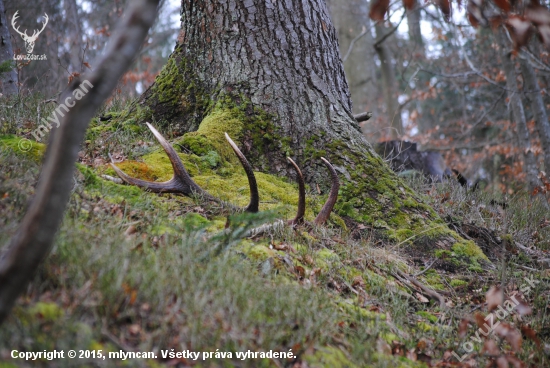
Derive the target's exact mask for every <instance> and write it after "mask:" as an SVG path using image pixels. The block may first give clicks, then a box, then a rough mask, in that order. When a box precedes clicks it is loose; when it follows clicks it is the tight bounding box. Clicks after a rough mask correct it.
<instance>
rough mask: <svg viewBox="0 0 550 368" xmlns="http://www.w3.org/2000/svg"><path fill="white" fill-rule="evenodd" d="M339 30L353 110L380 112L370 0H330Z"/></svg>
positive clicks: (329, 3) (337, 29) (333, 17)
mask: <svg viewBox="0 0 550 368" xmlns="http://www.w3.org/2000/svg"><path fill="white" fill-rule="evenodd" d="M327 4H328V5H329V7H330V14H331V17H332V21H333V23H334V27H335V28H336V31H337V32H338V41H339V44H340V54H341V55H342V61H343V63H344V69H345V71H346V77H347V80H348V83H349V89H350V92H351V98H352V100H353V111H354V112H355V113H359V112H363V111H370V112H372V113H373V114H374V115H375V116H376V115H377V114H378V113H377V111H376V109H377V105H378V103H377V102H378V101H377V100H378V95H379V94H378V83H377V80H376V79H377V78H376V67H374V66H375V65H376V64H375V63H374V58H375V51H374V37H373V36H372V33H371V27H372V25H371V22H370V18H369V8H370V6H369V2H368V1H365V0H330V1H327Z"/></svg>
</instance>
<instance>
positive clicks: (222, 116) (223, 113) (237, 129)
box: [180, 106, 243, 163]
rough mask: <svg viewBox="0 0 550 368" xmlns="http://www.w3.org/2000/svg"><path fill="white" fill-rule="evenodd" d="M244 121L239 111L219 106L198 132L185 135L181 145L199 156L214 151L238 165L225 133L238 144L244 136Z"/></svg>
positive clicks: (209, 115)
mask: <svg viewBox="0 0 550 368" xmlns="http://www.w3.org/2000/svg"><path fill="white" fill-rule="evenodd" d="M242 121H243V116H242V113H241V112H239V111H238V110H236V109H226V108H223V107H222V106H218V107H216V108H215V109H214V110H213V111H212V112H210V113H209V114H208V115H207V116H206V117H205V118H204V119H203V121H202V122H201V124H200V125H199V129H198V130H197V131H196V132H191V133H187V134H185V135H184V136H183V139H182V140H181V141H180V144H181V145H182V146H184V147H186V148H187V149H189V150H191V151H192V152H193V153H195V154H197V155H205V154H207V153H208V152H209V151H212V150H214V151H216V152H218V153H219V155H220V156H221V157H222V159H224V160H226V161H230V162H235V163H236V157H235V154H234V153H233V150H232V149H231V146H230V145H229V144H228V143H227V141H226V139H225V133H227V134H229V136H230V137H231V139H233V141H235V142H238V141H239V140H240V139H241V135H242V129H243V122H242Z"/></svg>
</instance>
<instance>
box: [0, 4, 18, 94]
mask: <svg viewBox="0 0 550 368" xmlns="http://www.w3.org/2000/svg"><path fill="white" fill-rule="evenodd" d="M9 24H10V23H9V21H8V19H7V18H6V8H5V7H4V1H3V0H0V64H2V63H3V62H6V61H12V62H13V48H12V46H11V36H10V32H9V28H8V27H9ZM14 65H15V63H14ZM0 93H2V94H3V95H11V94H15V93H17V73H16V72H15V68H13V69H11V70H10V71H7V72H4V73H2V72H0Z"/></svg>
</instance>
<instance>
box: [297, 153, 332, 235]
mask: <svg viewBox="0 0 550 368" xmlns="http://www.w3.org/2000/svg"><path fill="white" fill-rule="evenodd" d="M287 160H288V161H289V162H290V163H291V164H292V166H294V170H296V174H297V177H296V179H297V181H298V211H297V213H296V217H295V218H294V219H292V220H289V221H288V225H296V224H301V223H303V222H304V214H305V211H306V189H305V183H304V177H303V175H302V172H301V171H300V168H299V167H298V165H296V163H295V162H294V161H292V159H291V158H290V157H287ZM321 160H323V162H324V163H325V165H326V166H327V168H328V169H329V171H330V176H331V181H332V185H331V188H330V193H329V195H328V198H327V201H326V202H325V204H324V205H323V208H322V209H321V212H319V214H318V215H317V217H316V218H315V220H314V221H313V222H314V224H315V225H322V224H324V223H325V222H326V221H327V220H328V218H329V216H330V213H331V212H332V209H333V208H334V205H335V204H336V200H337V199H338V189H339V188H340V182H339V180H338V175H337V174H336V170H334V167H332V165H331V164H330V162H328V160H327V159H325V158H324V157H321Z"/></svg>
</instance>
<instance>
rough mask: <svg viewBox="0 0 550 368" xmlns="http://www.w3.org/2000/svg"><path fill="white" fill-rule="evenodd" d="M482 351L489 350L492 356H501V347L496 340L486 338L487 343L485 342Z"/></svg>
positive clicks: (488, 352)
mask: <svg viewBox="0 0 550 368" xmlns="http://www.w3.org/2000/svg"><path fill="white" fill-rule="evenodd" d="M481 352H482V353H483V352H487V354H489V355H491V356H499V355H500V349H499V348H498V346H497V344H496V343H495V341H494V340H491V339H487V340H485V343H484V344H483V349H482V350H481Z"/></svg>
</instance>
